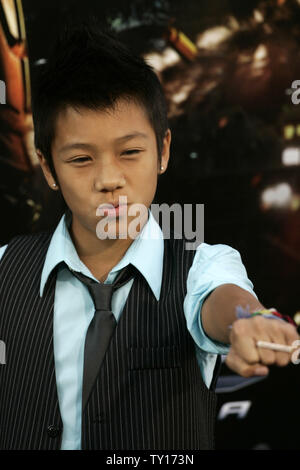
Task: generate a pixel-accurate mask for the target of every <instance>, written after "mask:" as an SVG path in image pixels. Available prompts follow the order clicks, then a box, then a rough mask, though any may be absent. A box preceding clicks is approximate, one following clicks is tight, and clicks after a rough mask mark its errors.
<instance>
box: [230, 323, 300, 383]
mask: <svg viewBox="0 0 300 470" xmlns="http://www.w3.org/2000/svg"><path fill="white" fill-rule="evenodd" d="M229 338H230V344H231V347H230V350H229V353H228V355H227V357H226V361H225V363H226V365H227V366H228V367H229V368H230V369H232V370H233V371H234V372H236V373H237V374H239V375H242V376H243V377H251V376H253V375H267V374H268V372H269V369H268V367H267V366H268V365H273V364H275V365H277V366H286V365H287V364H289V362H290V361H291V357H292V354H290V353H286V352H279V351H272V350H270V349H264V348H258V347H257V346H256V342H257V341H259V340H261V341H268V342H272V343H279V344H284V345H287V346H291V345H292V343H293V342H294V341H295V340H299V335H298V333H297V330H296V328H295V327H294V326H293V325H291V324H290V323H287V322H283V321H280V320H276V319H270V318H264V317H263V316H260V315H257V316H254V317H252V318H243V319H239V320H236V321H234V322H233V324H232V328H231V331H230V335H229Z"/></svg>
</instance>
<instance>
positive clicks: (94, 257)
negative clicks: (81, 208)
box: [69, 218, 147, 278]
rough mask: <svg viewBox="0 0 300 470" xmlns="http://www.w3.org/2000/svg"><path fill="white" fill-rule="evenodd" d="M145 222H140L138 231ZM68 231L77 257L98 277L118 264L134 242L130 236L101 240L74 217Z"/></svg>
mask: <svg viewBox="0 0 300 470" xmlns="http://www.w3.org/2000/svg"><path fill="white" fill-rule="evenodd" d="M146 222H147V219H146V220H145V221H144V222H143V223H141V225H140V230H139V233H140V232H141V231H142V228H143V227H144V225H145V224H146ZM69 231H70V235H71V238H72V240H73V243H74V246H75V248H76V251H77V254H78V256H79V258H80V259H81V261H82V262H83V263H84V264H85V265H86V266H87V267H88V268H89V269H90V271H91V272H92V273H93V274H94V275H95V277H98V278H99V277H103V276H104V274H106V273H108V272H109V271H110V270H111V269H112V268H113V267H114V266H115V265H116V264H118V262H119V261H120V260H121V259H122V258H123V256H124V255H125V253H126V251H127V250H128V248H129V247H130V245H131V244H132V243H133V242H134V239H133V238H131V237H127V238H125V239H122V238H116V239H110V238H107V239H104V240H101V239H99V238H98V237H97V235H96V233H95V231H94V232H91V231H89V230H86V229H85V228H84V227H83V226H82V225H81V224H79V223H78V221H77V220H76V219H75V220H74V218H73V219H72V222H71V225H70V229H69Z"/></svg>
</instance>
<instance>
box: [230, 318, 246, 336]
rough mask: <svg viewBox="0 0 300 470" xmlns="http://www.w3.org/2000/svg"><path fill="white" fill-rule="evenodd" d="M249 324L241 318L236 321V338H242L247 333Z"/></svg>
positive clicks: (234, 327) (234, 326)
mask: <svg viewBox="0 0 300 470" xmlns="http://www.w3.org/2000/svg"><path fill="white" fill-rule="evenodd" d="M246 329H247V323H246V320H245V319H243V318H241V319H239V320H236V321H235V322H234V323H233V325H232V330H231V331H232V333H233V335H234V336H240V335H243V334H245V333H246Z"/></svg>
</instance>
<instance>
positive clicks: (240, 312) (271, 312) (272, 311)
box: [236, 305, 297, 328]
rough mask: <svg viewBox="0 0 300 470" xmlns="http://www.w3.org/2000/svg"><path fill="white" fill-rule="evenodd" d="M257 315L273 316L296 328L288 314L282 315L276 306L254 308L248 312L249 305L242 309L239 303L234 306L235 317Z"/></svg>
mask: <svg viewBox="0 0 300 470" xmlns="http://www.w3.org/2000/svg"><path fill="white" fill-rule="evenodd" d="M257 315H263V316H264V317H265V318H275V319H278V320H282V321H285V322H288V323H290V324H291V325H293V326H295V327H296V328H297V325H296V323H295V322H294V320H293V319H292V318H291V317H289V316H288V315H282V313H279V312H278V311H277V310H276V308H274V307H272V308H262V309H261V310H255V312H250V311H249V305H247V309H246V310H245V309H243V308H242V307H241V306H240V305H239V306H238V307H236V316H237V318H251V317H255V316H257Z"/></svg>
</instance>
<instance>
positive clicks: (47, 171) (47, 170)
mask: <svg viewBox="0 0 300 470" xmlns="http://www.w3.org/2000/svg"><path fill="white" fill-rule="evenodd" d="M36 154H37V157H38V160H39V162H40V165H41V168H42V171H43V173H44V176H45V179H46V181H47V183H48V185H49V186H50V188H51V189H53V190H54V191H56V190H57V189H58V185H57V183H56V181H55V179H54V178H53V176H52V173H51V170H50V168H49V164H48V162H47V160H46V158H45V157H44V155H43V154H42V152H41V151H40V150H39V149H37V150H36Z"/></svg>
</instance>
